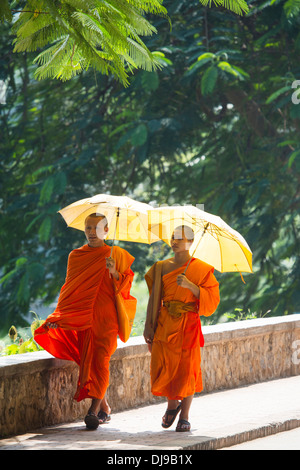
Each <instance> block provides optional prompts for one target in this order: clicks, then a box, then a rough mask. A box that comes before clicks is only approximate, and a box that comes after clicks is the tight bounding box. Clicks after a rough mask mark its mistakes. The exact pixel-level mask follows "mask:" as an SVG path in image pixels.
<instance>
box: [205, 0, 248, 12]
mask: <svg viewBox="0 0 300 470" xmlns="http://www.w3.org/2000/svg"><path fill="white" fill-rule="evenodd" d="M199 1H200V3H202V5H204V6H209V7H211V5H212V3H214V5H215V6H217V7H224V8H226V9H227V10H230V11H232V12H233V13H236V14H237V15H242V14H243V13H248V12H249V7H248V5H247V3H246V1H245V0H199Z"/></svg>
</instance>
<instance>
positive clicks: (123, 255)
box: [34, 245, 136, 401]
mask: <svg viewBox="0 0 300 470" xmlns="http://www.w3.org/2000/svg"><path fill="white" fill-rule="evenodd" d="M110 250H111V248H110V247H109V246H107V245H104V246H103V247H99V248H91V247H89V246H88V245H84V246H82V247H81V248H78V249H76V250H73V251H72V252H71V253H70V255H69V260H68V267H67V276H66V281H65V284H64V285H63V287H62V289H61V291H60V295H59V299H58V303H57V307H56V309H55V311H54V312H53V313H52V314H51V315H49V316H48V318H47V319H46V322H53V323H56V324H57V325H58V327H57V328H55V329H53V328H51V329H49V328H48V327H47V326H46V322H45V323H44V324H43V325H42V326H41V327H40V328H38V329H37V330H36V331H35V334H34V339H35V340H36V342H37V343H38V344H40V345H41V346H42V347H43V348H44V349H45V350H46V351H48V352H50V353H51V354H52V355H53V356H55V357H58V358H61V359H68V360H72V361H75V362H76V363H77V364H78V365H79V366H80V369H79V380H78V388H77V392H76V394H75V397H74V398H75V399H76V400H78V401H80V400H82V399H83V398H88V397H89V398H103V396H104V394H105V391H106V389H107V387H108V384H109V360H110V357H111V355H112V354H113V353H114V351H115V350H116V347H117V335H118V334H120V337H121V336H123V330H124V325H123V324H122V322H120V324H119V320H118V312H117V308H116V296H117V297H120V298H122V300H123V310H124V311H123V313H124V312H125V317H126V315H127V316H129V317H131V318H132V317H134V314H135V308H136V299H134V297H132V296H131V295H130V289H131V285H132V280H133V276H134V274H133V272H132V270H131V268H130V267H131V264H132V262H133V261H134V258H133V257H132V256H131V255H130V254H129V253H128V252H127V251H125V250H123V249H121V248H120V247H118V246H116V247H114V248H113V253H112V257H113V258H114V259H115V260H116V269H117V270H118V272H119V280H118V281H116V280H114V279H113V277H112V276H110V274H109V271H108V269H107V268H106V262H105V258H107V257H109V256H110ZM128 304H129V307H128ZM126 331H127V330H126Z"/></svg>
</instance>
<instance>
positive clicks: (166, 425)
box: [161, 403, 181, 429]
mask: <svg viewBox="0 0 300 470" xmlns="http://www.w3.org/2000/svg"><path fill="white" fill-rule="evenodd" d="M180 408H181V403H180V404H179V405H178V406H177V408H175V410H168V409H167V410H166V412H165V415H164V418H165V421H166V422H165V423H164V422H162V423H161V425H162V427H163V428H165V429H167V428H169V427H170V426H172V424H173V423H174V421H175V419H176V416H177V415H178V413H179V411H180ZM169 416H172V419H171V420H170V421H169V419H168V418H169Z"/></svg>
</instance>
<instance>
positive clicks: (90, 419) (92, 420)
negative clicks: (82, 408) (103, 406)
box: [84, 412, 100, 430]
mask: <svg viewBox="0 0 300 470" xmlns="http://www.w3.org/2000/svg"><path fill="white" fill-rule="evenodd" d="M84 422H85V424H86V427H87V429H91V430H95V429H97V428H98V426H99V424H100V423H99V418H98V416H96V415H95V414H94V413H91V412H88V414H87V415H86V417H85V418H84Z"/></svg>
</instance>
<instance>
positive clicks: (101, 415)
mask: <svg viewBox="0 0 300 470" xmlns="http://www.w3.org/2000/svg"><path fill="white" fill-rule="evenodd" d="M97 417H98V418H99V424H104V423H108V421H110V420H111V416H110V415H108V414H107V413H105V411H102V410H101V411H99V413H98V414H97Z"/></svg>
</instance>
